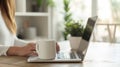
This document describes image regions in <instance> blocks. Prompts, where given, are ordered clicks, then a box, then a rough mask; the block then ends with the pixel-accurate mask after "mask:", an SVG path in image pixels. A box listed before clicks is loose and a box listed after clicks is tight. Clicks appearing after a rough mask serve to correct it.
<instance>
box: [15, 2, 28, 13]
mask: <svg viewBox="0 0 120 67" xmlns="http://www.w3.org/2000/svg"><path fill="white" fill-rule="evenodd" d="M15 3H16V12H26V0H16V2H15Z"/></svg>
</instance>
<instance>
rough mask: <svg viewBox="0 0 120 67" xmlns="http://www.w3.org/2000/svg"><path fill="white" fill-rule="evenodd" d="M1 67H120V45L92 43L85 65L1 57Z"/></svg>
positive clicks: (66, 43)
mask: <svg viewBox="0 0 120 67" xmlns="http://www.w3.org/2000/svg"><path fill="white" fill-rule="evenodd" d="M68 44H69V43H68V42H62V43H60V46H63V45H67V46H66V47H69V46H68ZM66 47H64V48H66ZM61 49H63V48H61ZM0 67H120V44H109V43H90V46H89V48H88V52H87V54H86V57H85V60H84V62H83V63H28V62H27V58H26V57H18V56H7V57H5V56H1V57H0Z"/></svg>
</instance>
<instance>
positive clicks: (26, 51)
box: [7, 43, 37, 56]
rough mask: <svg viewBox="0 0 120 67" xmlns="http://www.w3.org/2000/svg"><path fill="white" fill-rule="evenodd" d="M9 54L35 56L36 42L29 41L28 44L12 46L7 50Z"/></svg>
mask: <svg viewBox="0 0 120 67" xmlns="http://www.w3.org/2000/svg"><path fill="white" fill-rule="evenodd" d="M7 55H17V56H34V55H37V53H36V52H35V43H28V44H27V45H26V46H23V47H17V46H13V47H10V48H9V49H8V51H7Z"/></svg>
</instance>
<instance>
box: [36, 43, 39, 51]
mask: <svg viewBox="0 0 120 67" xmlns="http://www.w3.org/2000/svg"><path fill="white" fill-rule="evenodd" d="M38 51H39V44H38V42H36V52H37V53H38Z"/></svg>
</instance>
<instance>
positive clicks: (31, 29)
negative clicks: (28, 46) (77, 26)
mask: <svg viewBox="0 0 120 67" xmlns="http://www.w3.org/2000/svg"><path fill="white" fill-rule="evenodd" d="M96 15H97V16H98V17H99V18H98V21H97V24H96V27H95V30H94V32H93V35H92V38H91V40H92V41H97V42H112V43H114V42H117V43H120V35H119V33H120V0H16V22H17V25H18V32H17V36H18V37H19V38H21V39H26V40H36V39H46V38H48V39H55V40H57V41H63V40H65V38H64V34H63V31H64V28H65V22H68V21H69V20H71V19H72V20H74V21H79V20H82V21H81V22H82V25H85V24H86V22H87V19H88V17H91V16H96Z"/></svg>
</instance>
